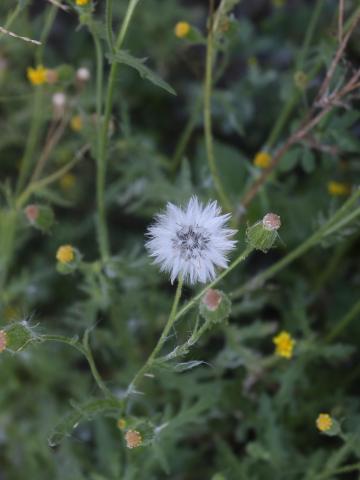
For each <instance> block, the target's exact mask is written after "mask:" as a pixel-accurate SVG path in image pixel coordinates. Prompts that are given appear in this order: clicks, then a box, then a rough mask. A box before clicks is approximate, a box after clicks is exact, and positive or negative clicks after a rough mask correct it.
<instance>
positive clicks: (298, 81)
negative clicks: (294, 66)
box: [294, 70, 309, 90]
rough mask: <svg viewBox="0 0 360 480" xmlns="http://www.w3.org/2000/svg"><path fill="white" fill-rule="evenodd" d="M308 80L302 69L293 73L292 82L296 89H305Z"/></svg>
mask: <svg viewBox="0 0 360 480" xmlns="http://www.w3.org/2000/svg"><path fill="white" fill-rule="evenodd" d="M308 82H309V78H308V76H307V75H306V73H305V72H303V71H302V70H299V71H298V72H295V73H294V83H295V86H296V87H297V88H298V89H300V90H305V88H306V87H307V84H308Z"/></svg>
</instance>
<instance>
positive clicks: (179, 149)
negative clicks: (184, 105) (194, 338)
mask: <svg viewBox="0 0 360 480" xmlns="http://www.w3.org/2000/svg"><path fill="white" fill-rule="evenodd" d="M201 107H202V95H199V96H198V97H197V99H196V102H195V106H194V107H193V110H192V112H191V115H190V117H189V119H188V121H187V124H186V125H185V129H184V131H183V132H182V134H181V136H180V139H179V142H178V144H177V145H176V149H175V153H174V156H173V159H172V161H171V170H172V171H176V170H177V169H178V167H179V165H180V164H181V161H182V159H183V156H184V153H185V150H186V147H187V145H188V143H189V140H190V138H191V134H192V133H193V131H194V128H195V125H196V123H197V118H198V115H199V113H200V111H201Z"/></svg>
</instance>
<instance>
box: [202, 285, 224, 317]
mask: <svg viewBox="0 0 360 480" xmlns="http://www.w3.org/2000/svg"><path fill="white" fill-rule="evenodd" d="M221 300H222V295H221V293H220V292H219V290H213V289H212V288H209V290H208V291H207V292H206V293H205V295H204V297H203V303H204V305H205V306H206V308H207V309H208V310H210V311H211V312H214V311H215V310H217V308H218V306H219V305H220V303H221Z"/></svg>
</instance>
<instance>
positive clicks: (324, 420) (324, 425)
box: [316, 413, 333, 432]
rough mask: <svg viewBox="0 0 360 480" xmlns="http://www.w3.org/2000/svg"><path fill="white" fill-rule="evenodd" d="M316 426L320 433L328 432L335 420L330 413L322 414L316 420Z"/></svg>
mask: <svg viewBox="0 0 360 480" xmlns="http://www.w3.org/2000/svg"><path fill="white" fill-rule="evenodd" d="M316 426H317V428H318V429H319V430H320V432H327V431H328V430H330V428H331V427H332V426H333V420H332V418H331V417H330V415H329V414H328V413H320V414H319V415H318V417H317V419H316Z"/></svg>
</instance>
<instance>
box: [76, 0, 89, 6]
mask: <svg viewBox="0 0 360 480" xmlns="http://www.w3.org/2000/svg"><path fill="white" fill-rule="evenodd" d="M75 1H76V5H80V6H81V7H82V6H83V5H87V4H88V3H90V0H75Z"/></svg>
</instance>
